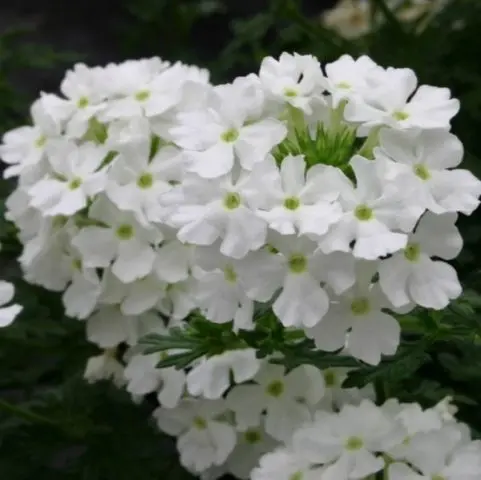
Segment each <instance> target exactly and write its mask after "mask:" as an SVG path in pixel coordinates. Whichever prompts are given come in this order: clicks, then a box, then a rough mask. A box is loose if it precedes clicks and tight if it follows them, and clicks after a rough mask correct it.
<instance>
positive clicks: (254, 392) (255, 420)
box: [226, 363, 324, 440]
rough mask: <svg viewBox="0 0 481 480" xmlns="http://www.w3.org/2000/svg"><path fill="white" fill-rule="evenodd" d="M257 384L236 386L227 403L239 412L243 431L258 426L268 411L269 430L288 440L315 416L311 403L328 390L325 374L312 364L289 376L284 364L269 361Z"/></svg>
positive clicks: (266, 420)
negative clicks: (273, 363)
mask: <svg viewBox="0 0 481 480" xmlns="http://www.w3.org/2000/svg"><path fill="white" fill-rule="evenodd" d="M254 382H255V383H254V384H246V385H236V386H235V387H234V388H233V389H232V390H231V391H230V392H229V394H228V396H227V400H226V401H227V404H228V406H229V408H231V409H232V410H233V411H234V413H235V414H236V424H237V427H238V428H239V429H240V430H245V429H247V428H249V427H257V426H258V425H259V424H260V422H261V415H262V412H263V411H264V410H265V411H266V414H265V415H266V417H265V429H266V432H267V433H268V434H269V435H271V436H272V437H274V438H275V439H277V440H287V439H289V437H290V435H292V433H293V432H294V430H295V429H296V428H298V427H299V426H300V425H302V424H303V423H304V422H306V421H308V420H310V419H311V413H310V410H309V406H312V405H315V404H316V403H317V402H318V401H319V400H320V399H321V397H322V395H323V393H324V382H323V377H322V373H321V372H320V371H319V370H318V369H317V368H315V367H312V366H310V365H302V366H300V367H297V368H295V369H294V370H292V371H291V372H289V373H288V374H287V375H286V374H285V369H284V367H281V366H279V365H272V364H269V363H267V364H265V365H264V366H263V368H261V370H260V371H259V373H258V374H257V375H256V376H255V377H254Z"/></svg>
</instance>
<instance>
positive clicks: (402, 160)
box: [374, 129, 481, 215]
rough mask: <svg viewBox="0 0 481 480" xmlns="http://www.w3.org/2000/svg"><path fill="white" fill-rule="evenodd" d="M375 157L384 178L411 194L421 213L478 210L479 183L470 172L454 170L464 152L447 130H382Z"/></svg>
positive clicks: (469, 212) (480, 189) (455, 138)
mask: <svg viewBox="0 0 481 480" xmlns="http://www.w3.org/2000/svg"><path fill="white" fill-rule="evenodd" d="M374 153H375V157H376V162H379V163H381V164H383V167H384V168H385V171H384V175H383V176H384V178H385V179H386V180H387V181H396V182H399V183H402V185H403V186H404V187H405V188H406V189H407V190H411V194H410V195H411V196H412V201H413V203H415V205H416V206H417V207H418V208H419V209H420V210H421V211H422V210H424V209H428V210H430V211H431V212H433V213H436V214H441V213H446V212H462V213H464V214H466V215H470V214H471V213H473V211H474V210H475V209H476V208H477V207H478V205H479V196H480V195H481V182H480V181H479V180H478V179H477V178H476V177H475V176H474V175H473V174H472V173H471V172H470V171H469V170H464V169H459V168H455V167H457V166H459V164H460V163H461V160H462V158H463V154H464V148H463V144H462V143H461V142H460V140H459V139H458V138H457V137H456V136H454V135H453V134H451V133H449V132H447V131H446V130H442V129H438V130H428V131H426V130H408V131H396V130H390V129H383V130H381V134H380V146H379V147H378V148H376V149H375V150H374Z"/></svg>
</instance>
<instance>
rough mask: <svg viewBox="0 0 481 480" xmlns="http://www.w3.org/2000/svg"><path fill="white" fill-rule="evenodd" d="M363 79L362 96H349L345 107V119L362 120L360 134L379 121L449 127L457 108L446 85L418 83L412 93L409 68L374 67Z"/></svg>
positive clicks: (396, 125) (403, 126)
mask: <svg viewBox="0 0 481 480" xmlns="http://www.w3.org/2000/svg"><path fill="white" fill-rule="evenodd" d="M366 80H367V85H366V87H365V88H364V89H363V91H362V98H360V97H357V96H356V97H351V98H350V100H349V102H348V104H347V105H346V108H345V110H344V115H345V118H346V120H348V121H349V122H354V123H360V124H361V128H360V129H359V133H360V134H366V133H368V132H369V131H370V130H371V129H372V128H373V127H376V126H380V125H389V126H390V127H393V128H396V129H406V128H411V127H418V128H422V129H433V128H444V129H449V128H450V120H451V118H452V117H454V115H456V114H457V113H458V111H459V101H458V100H456V99H452V98H451V92H450V90H449V89H448V88H438V87H432V86H429V85H421V86H420V87H419V88H418V89H417V91H416V92H415V93H414V91H415V90H416V86H417V78H416V74H415V73H414V72H413V71H412V70H410V69H408V68H391V67H389V68H387V69H386V70H384V69H373V70H371V71H370V72H369V75H368V76H367V77H366ZM413 93H414V95H413Z"/></svg>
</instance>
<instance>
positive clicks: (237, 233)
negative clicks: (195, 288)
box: [165, 175, 267, 259]
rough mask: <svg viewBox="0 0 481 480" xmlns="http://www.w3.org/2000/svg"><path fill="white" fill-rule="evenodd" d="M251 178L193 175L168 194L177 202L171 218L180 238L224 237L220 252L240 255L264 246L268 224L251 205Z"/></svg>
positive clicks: (197, 241)
mask: <svg viewBox="0 0 481 480" xmlns="http://www.w3.org/2000/svg"><path fill="white" fill-rule="evenodd" d="M248 182H249V177H248V176H241V177H240V178H238V179H235V177H233V176H231V175H226V176H224V177H221V178H218V179H215V180H213V179H212V180H207V179H202V178H200V177H197V176H195V177H194V176H191V177H189V178H187V179H186V180H185V181H184V182H183V183H182V185H181V186H180V187H179V189H178V190H177V191H175V192H172V194H171V195H169V194H167V195H166V197H165V198H168V200H167V201H168V202H169V203H170V204H171V205H173V211H172V213H171V214H170V215H168V219H167V220H168V223H169V224H170V225H172V226H173V227H177V228H179V231H178V233H177V237H178V239H179V240H180V241H181V242H184V243H192V244H194V245H211V244H213V243H214V242H215V241H216V240H217V239H222V242H221V245H220V252H221V253H222V254H224V255H227V256H229V257H232V258H236V259H239V258H242V257H244V256H245V255H246V254H247V252H249V251H250V250H257V249H258V248H260V247H261V246H262V245H263V244H264V242H265V239H266V234H267V225H266V222H265V221H264V220H262V219H260V218H258V216H257V215H256V214H255V213H254V212H253V211H252V210H251V209H250V208H249V204H248V203H247V202H248V193H249V190H247V192H245V189H246V186H247V184H248ZM177 202H178V203H177Z"/></svg>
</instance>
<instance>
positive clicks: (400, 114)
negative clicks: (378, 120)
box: [392, 111, 409, 122]
mask: <svg viewBox="0 0 481 480" xmlns="http://www.w3.org/2000/svg"><path fill="white" fill-rule="evenodd" d="M392 116H393V118H394V119H395V120H398V121H399V122H402V121H403V120H407V119H408V118H409V113H406V112H403V111H397V112H394V113H393V114H392Z"/></svg>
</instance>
